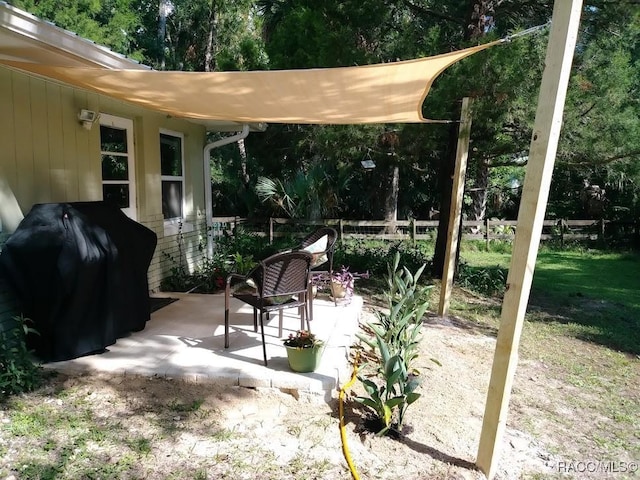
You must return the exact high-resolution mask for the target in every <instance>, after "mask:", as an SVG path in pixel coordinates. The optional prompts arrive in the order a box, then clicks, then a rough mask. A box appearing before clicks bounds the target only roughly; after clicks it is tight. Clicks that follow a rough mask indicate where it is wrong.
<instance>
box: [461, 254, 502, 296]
mask: <svg viewBox="0 0 640 480" xmlns="http://www.w3.org/2000/svg"><path fill="white" fill-rule="evenodd" d="M507 273H508V269H506V268H504V267H501V266H499V265H496V266H493V267H471V266H469V265H468V264H466V263H464V262H460V265H459V267H458V279H457V282H458V284H459V285H460V286H462V287H464V288H468V289H469V290H472V291H474V292H477V293H481V294H482V295H487V296H494V295H502V294H504V291H505V288H506V285H507Z"/></svg>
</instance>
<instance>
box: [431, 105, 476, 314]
mask: <svg viewBox="0 0 640 480" xmlns="http://www.w3.org/2000/svg"><path fill="white" fill-rule="evenodd" d="M470 136H471V101H470V100H469V97H465V98H463V99H462V109H461V110H460V129H459V130H458V145H457V147H456V166H455V171H454V174H453V188H452V189H451V208H450V209H449V231H448V232H447V248H446V252H445V257H444V258H445V263H444V271H443V272H442V283H441V287H440V305H439V306H438V315H440V316H441V317H442V316H444V315H446V314H447V312H448V311H449V300H450V298H451V290H452V288H453V274H454V273H455V268H456V256H457V253H458V238H459V236H460V217H461V215H462V197H463V194H464V177H465V174H466V172H467V158H468V156H469V137H470Z"/></svg>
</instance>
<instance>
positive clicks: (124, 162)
mask: <svg viewBox="0 0 640 480" xmlns="http://www.w3.org/2000/svg"><path fill="white" fill-rule="evenodd" d="M133 150H134V149H133V121H131V120H129V119H126V118H119V117H114V116H113V115H107V114H105V113H103V114H102V115H100V153H101V158H102V199H103V200H104V201H105V202H109V203H112V204H115V205H117V206H118V207H120V208H121V209H122V211H123V212H124V213H125V214H126V215H128V216H129V217H130V218H133V219H134V220H135V219H136V189H135V175H134V173H135V169H134V154H133Z"/></svg>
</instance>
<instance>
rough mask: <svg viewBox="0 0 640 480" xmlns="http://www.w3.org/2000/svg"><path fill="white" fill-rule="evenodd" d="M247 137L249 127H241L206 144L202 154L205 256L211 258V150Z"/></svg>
mask: <svg viewBox="0 0 640 480" xmlns="http://www.w3.org/2000/svg"><path fill="white" fill-rule="evenodd" d="M248 136H249V125H248V124H246V123H245V124H244V125H242V131H241V132H238V133H236V134H235V135H231V136H229V137H224V138H221V139H220V140H216V141H215V142H211V143H208V144H206V145H205V146H204V153H203V164H204V165H203V168H204V202H205V215H206V224H207V255H208V256H209V257H211V256H212V255H213V236H212V232H211V229H212V227H213V205H212V203H213V198H212V197H211V150H213V149H214V148H218V147H222V146H224V145H229V144H230V143H235V142H238V141H240V140H243V139H245V138H247V137H248Z"/></svg>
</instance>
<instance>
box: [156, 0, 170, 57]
mask: <svg viewBox="0 0 640 480" xmlns="http://www.w3.org/2000/svg"><path fill="white" fill-rule="evenodd" d="M169 9H170V3H169V0H160V1H159V2H158V65H159V67H160V70H164V67H165V61H164V46H165V37H166V36H167V15H168V13H169Z"/></svg>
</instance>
